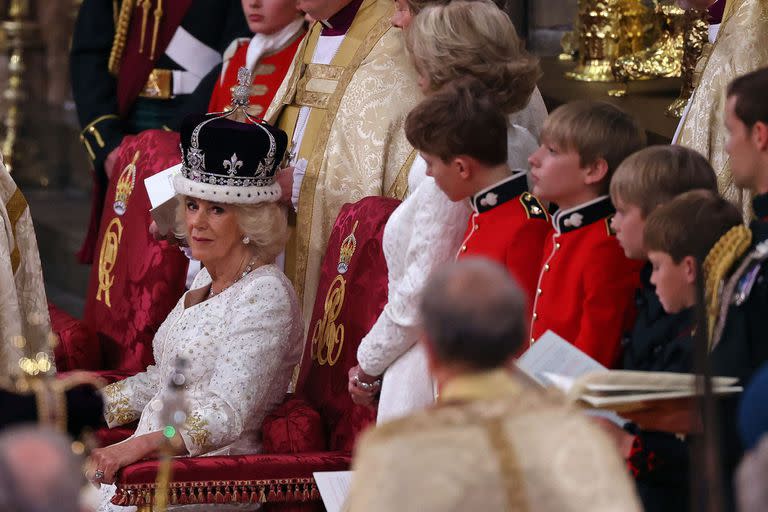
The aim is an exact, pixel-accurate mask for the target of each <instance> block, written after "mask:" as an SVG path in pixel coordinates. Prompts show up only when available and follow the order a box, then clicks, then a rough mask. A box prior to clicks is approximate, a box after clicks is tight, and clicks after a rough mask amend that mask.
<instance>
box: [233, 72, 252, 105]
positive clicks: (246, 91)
mask: <svg viewBox="0 0 768 512" xmlns="http://www.w3.org/2000/svg"><path fill="white" fill-rule="evenodd" d="M250 99H251V70H250V69H248V68H247V67H245V66H243V67H241V68H240V69H239V70H238V71H237V85H236V86H234V87H233V88H232V106H233V107H235V108H237V107H243V108H245V107H247V106H248V103H249V101H250Z"/></svg>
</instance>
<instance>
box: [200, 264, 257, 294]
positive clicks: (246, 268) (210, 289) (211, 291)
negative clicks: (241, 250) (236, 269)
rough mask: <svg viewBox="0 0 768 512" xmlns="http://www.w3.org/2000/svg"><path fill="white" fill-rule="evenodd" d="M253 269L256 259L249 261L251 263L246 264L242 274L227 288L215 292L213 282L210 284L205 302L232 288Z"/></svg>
mask: <svg viewBox="0 0 768 512" xmlns="http://www.w3.org/2000/svg"><path fill="white" fill-rule="evenodd" d="M254 268H256V258H253V259H251V261H249V262H248V265H246V266H245V270H243V272H242V273H241V274H240V275H239V276H237V279H235V280H234V281H232V284H230V285H229V286H225V287H224V288H222V289H221V290H219V291H217V292H215V291H213V282H211V287H210V288H209V289H208V296H207V297H206V300H208V299H210V298H211V297H214V296H216V295H218V294H220V293H221V292H223V291H224V290H226V289H227V288H229V287H230V286H233V285H234V284H235V283H237V282H238V281H239V280H241V279H242V278H244V277H245V276H247V275H248V274H250V273H251V272H252V271H253V269H254Z"/></svg>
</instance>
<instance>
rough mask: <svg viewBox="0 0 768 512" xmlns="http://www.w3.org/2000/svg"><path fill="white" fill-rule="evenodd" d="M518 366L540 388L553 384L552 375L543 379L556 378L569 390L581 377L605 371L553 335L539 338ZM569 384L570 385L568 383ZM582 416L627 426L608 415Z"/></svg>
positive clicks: (612, 414) (550, 332)
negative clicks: (599, 418)
mask: <svg viewBox="0 0 768 512" xmlns="http://www.w3.org/2000/svg"><path fill="white" fill-rule="evenodd" d="M517 366H518V367H519V368H520V369H521V370H522V371H524V372H525V373H526V374H527V375H528V376H529V377H531V378H532V379H534V380H535V381H537V382H538V383H539V384H541V385H543V386H549V385H551V384H554V383H553V382H552V380H553V376H552V375H550V376H549V378H546V377H544V375H545V374H555V379H556V380H558V384H559V386H558V387H570V384H573V380H575V379H577V378H579V377H581V376H582V375H585V374H587V373H590V372H596V371H600V370H607V368H606V367H605V366H603V365H601V364H600V363H598V362H597V361H595V360H594V359H592V358H591V357H589V356H588V355H587V354H585V353H584V352H582V351H581V350H579V349H577V348H576V347H574V346H573V345H571V344H570V343H569V342H568V341H566V340H565V339H563V338H561V337H560V336H558V335H557V334H555V333H554V332H552V331H547V332H545V333H544V334H542V335H541V337H540V338H539V339H538V340H536V342H534V344H533V345H532V346H531V348H529V349H528V350H526V351H525V353H524V354H523V355H522V356H520V357H519V358H518V360H517ZM568 378H570V379H568ZM569 380H570V382H567V381H569ZM585 412H586V413H587V414H588V415H590V416H598V417H602V418H605V419H608V420H610V421H612V422H614V423H616V424H617V425H619V426H623V425H624V424H625V423H627V420H625V419H624V418H622V417H621V416H619V415H618V414H616V413H614V412H611V411H598V410H595V409H589V410H587V411H585Z"/></svg>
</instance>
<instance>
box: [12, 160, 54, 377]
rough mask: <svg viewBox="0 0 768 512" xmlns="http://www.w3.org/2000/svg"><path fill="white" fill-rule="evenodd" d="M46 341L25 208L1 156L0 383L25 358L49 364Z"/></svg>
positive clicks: (47, 331)
mask: <svg viewBox="0 0 768 512" xmlns="http://www.w3.org/2000/svg"><path fill="white" fill-rule="evenodd" d="M51 336H52V335H51V324H50V319H49V316H48V304H47V301H46V298H45V288H44V286H43V272H42V269H41V267H40V254H39V253H38V250H37V238H35V229H34V227H33V226H32V217H31V216H30V214H29V206H28V205H27V201H26V199H25V198H24V195H23V194H22V193H21V190H19V189H18V187H16V183H15V182H14V180H13V178H12V177H11V175H10V174H9V173H8V170H7V169H6V168H5V165H4V164H3V161H2V156H0V380H6V379H8V378H9V377H12V376H17V375H18V374H19V373H20V367H19V361H20V359H21V358H22V357H24V355H25V354H30V355H35V354H38V353H43V354H46V355H47V358H46V362H45V363H44V364H46V365H47V364H48V363H50V364H53V363H52V362H53V355H52V354H51V343H50V341H51ZM41 361H42V360H41ZM42 369H43V370H45V369H46V368H42ZM5 384H7V383H5Z"/></svg>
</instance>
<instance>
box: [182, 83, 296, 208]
mask: <svg viewBox="0 0 768 512" xmlns="http://www.w3.org/2000/svg"><path fill="white" fill-rule="evenodd" d="M238 77H239V82H241V83H240V85H238V86H235V87H233V94H232V105H234V107H235V108H234V109H233V110H231V111H228V112H215V113H208V114H194V115H190V116H188V117H187V118H185V119H184V121H183V122H182V125H181V144H180V146H181V158H182V165H181V178H182V179H180V180H179V183H178V185H179V186H178V187H177V193H181V194H185V195H193V196H196V197H200V198H202V199H207V200H217V201H224V202H244V203H252V202H260V201H272V200H277V199H278V198H279V197H276V196H279V194H277V192H278V191H277V187H278V186H277V184H276V183H275V174H276V173H277V170H278V169H279V167H280V163H281V161H282V159H283V156H284V154H285V151H286V148H287V146H288V136H287V135H286V134H285V132H284V131H282V130H280V129H279V128H275V127H273V126H271V125H269V124H268V123H267V122H265V121H264V120H263V119H260V118H255V117H253V116H250V115H248V114H247V111H246V108H247V106H248V87H247V86H246V85H244V84H249V83H250V72H249V71H248V69H247V68H241V69H240V72H239V74H238ZM238 113H239V114H240V115H242V116H243V117H244V118H245V119H244V122H239V121H235V120H233V119H230V118H232V117H235V116H236V115H237V114H238ZM257 198H258V199H257Z"/></svg>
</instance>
